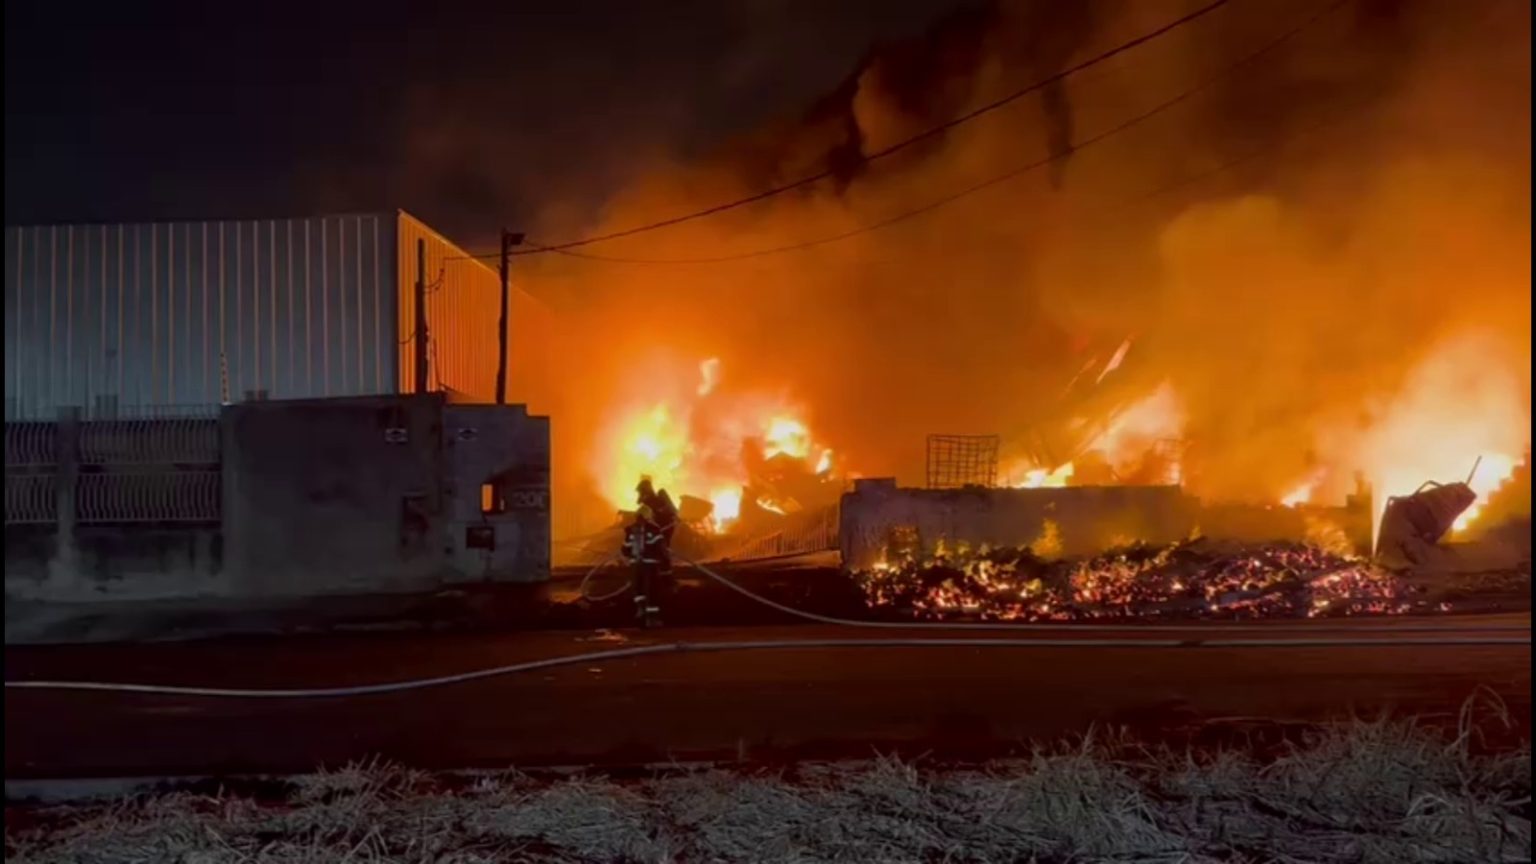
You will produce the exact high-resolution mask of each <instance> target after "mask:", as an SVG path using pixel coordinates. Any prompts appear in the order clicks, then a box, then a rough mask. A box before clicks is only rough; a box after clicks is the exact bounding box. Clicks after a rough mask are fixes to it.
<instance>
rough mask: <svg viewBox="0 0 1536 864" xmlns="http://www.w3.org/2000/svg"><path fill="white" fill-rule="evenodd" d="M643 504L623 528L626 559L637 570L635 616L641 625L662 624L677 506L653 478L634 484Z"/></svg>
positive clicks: (670, 566) (640, 502)
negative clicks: (662, 598) (662, 606)
mask: <svg viewBox="0 0 1536 864" xmlns="http://www.w3.org/2000/svg"><path fill="white" fill-rule="evenodd" d="M635 492H636V494H637V496H638V497H639V504H640V507H639V509H638V510H636V511H635V518H634V521H633V522H631V523H630V524H629V525H628V526H627V527H626V528H625V529H624V553H623V554H624V559H625V560H626V561H628V562H629V564H630V566H631V567H632V568H633V569H634V574H635V577H634V584H635V615H636V617H637V618H638V619H639V621H640V626H641V627H657V626H660V624H661V618H660V614H661V607H660V605H659V602H660V598H661V593H662V592H663V590H664V588H665V585H664V584H663V583H664V581H665V580H666V579H667V578H668V576H669V575H670V573H671V570H672V532H673V531H674V530H675V528H676V527H677V508H676V507H675V506H673V504H672V498H671V496H669V495H668V494H667V493H666V490H662V491H660V492H657V491H656V489H655V487H654V486H653V485H652V483H651V480H650V478H648V477H647V478H642V479H641V481H640V484H639V485H638V486H636V487H635Z"/></svg>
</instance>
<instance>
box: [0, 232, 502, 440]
mask: <svg viewBox="0 0 1536 864" xmlns="http://www.w3.org/2000/svg"><path fill="white" fill-rule="evenodd" d="M418 239H421V240H424V241H425V245H426V259H427V264H426V275H427V282H428V291H427V319H428V332H429V338H428V359H429V379H428V380H429V389H432V390H447V391H449V392H450V393H451V394H452V395H454V396H455V397H457V398H458V399H460V400H462V401H471V402H489V401H491V399H492V398H493V396H494V392H493V388H494V386H495V378H496V352H497V346H498V339H497V332H496V328H497V320H498V313H499V305H500V303H499V296H498V292H499V290H500V287H499V279H498V277H497V274H496V271H495V270H494V269H493V268H492V267H490V266H488V265H487V264H485V263H484V262H481V261H477V260H474V259H471V258H468V257H467V256H466V253H465V252H464V250H462V249H460V248H459V247H457V246H455V245H454V244H452V243H450V242H449V241H448V240H446V239H445V238H443V237H442V236H441V235H440V234H438V233H437V232H435V231H433V230H432V229H431V228H428V227H427V226H426V225H425V224H423V223H422V222H421V221H419V220H417V219H416V218H414V217H412V216H410V215H409V214H407V213H404V212H395V213H384V214H357V215H342V216H317V217H313V218H302V219H256V220H240V221H212V222H155V223H142V224H118V225H44V226H20V227H7V228H6V235H5V326H6V334H5V367H4V374H5V416H6V419H8V420H13V419H52V418H53V417H55V416H57V412H58V409H59V408H61V407H63V406H70V405H77V406H81V407H83V408H85V409H86V410H87V411H88V412H90V413H91V414H92V415H96V416H111V415H113V414H115V413H118V412H121V413H123V414H125V415H131V414H134V413H136V412H140V411H158V410H167V409H170V410H174V409H180V408H191V409H196V408H201V407H212V406H216V405H218V404H220V403H222V402H227V401H241V400H242V399H244V398H245V397H246V394H248V393H261V394H263V395H264V396H265V398H269V399H299V398H311V397H324V396H357V395H370V394H385V393H405V392H410V390H411V389H412V382H413V381H414V351H413V329H414V326H415V325H414V315H415V309H414V292H413V288H414V285H415V281H416V272H417V268H416V241H417V240H418Z"/></svg>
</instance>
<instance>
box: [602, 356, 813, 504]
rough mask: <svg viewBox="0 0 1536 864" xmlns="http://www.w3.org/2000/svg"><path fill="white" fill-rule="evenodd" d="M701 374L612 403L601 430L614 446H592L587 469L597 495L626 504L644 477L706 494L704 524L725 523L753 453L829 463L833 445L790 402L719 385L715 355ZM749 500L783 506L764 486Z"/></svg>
mask: <svg viewBox="0 0 1536 864" xmlns="http://www.w3.org/2000/svg"><path fill="white" fill-rule="evenodd" d="M699 377H700V380H699V383H698V385H697V386H696V387H695V388H693V389H692V390H691V391H690V390H688V389H686V388H681V387H675V386H673V387H666V388H663V389H666V390H668V391H669V392H670V394H671V395H663V396H658V397H657V398H658V401H656V402H655V403H652V404H650V405H641V406H640V407H635V408H630V409H627V410H622V411H616V412H615V414H614V416H613V417H612V418H611V419H610V421H609V424H608V428H609V432H608V434H606V435H605V436H602V437H603V438H605V439H606V440H609V441H613V442H614V446H613V447H612V448H611V449H605V450H601V451H599V452H598V453H597V454H596V458H595V459H594V464H593V471H594V473H595V474H596V475H597V476H598V477H600V478H602V484H603V485H602V488H603V495H604V497H605V499H606V500H607V501H608V503H609V504H610V505H611V506H612V507H614V508H615V509H617V510H626V509H629V508H632V507H633V506H634V504H635V485H636V482H637V481H638V480H639V479H640V478H641V477H650V478H651V479H652V481H653V482H654V483H655V484H656V485H657V486H658V487H660V488H663V489H666V490H668V491H669V492H670V493H671V494H672V496H673V497H674V498H679V497H681V496H684V495H688V496H693V497H697V498H700V499H703V500H706V501H708V502H709V503H710V504H711V505H712V507H713V510H712V512H711V514H710V516H709V519H708V522H707V525H706V526H705V527H709V528H712V529H713V530H716V531H724V530H727V529H728V528H729V527H730V526H731V524H732V523H734V522H735V521H736V520H737V519H739V518H740V516H741V510H742V502H743V499H744V495H745V491H746V487H747V486H748V484H749V483H751V481H752V477H751V472H750V465H749V462H751V461H753V460H754V459H755V460H768V459H776V458H787V459H789V460H792V461H795V462H797V463H801V467H803V468H804V470H805V472H806V474H807V475H812V476H826V475H828V474H829V473H830V472H831V471H832V451H831V450H830V449H827V448H825V447H818V446H817V443H816V441H815V438H814V436H813V435H812V434H811V431H810V427H809V426H808V425H807V423H806V421H805V420H804V419H803V415H802V413H801V411H800V409H799V408H797V407H796V406H795V405H794V404H793V403H792V402H790V401H789V400H787V399H783V398H777V397H774V396H770V395H767V394H764V393H759V392H731V391H729V390H728V389H726V388H723V387H722V386H721V385H722V379H721V363H720V361H719V359H717V358H709V359H707V360H705V361H703V362H702V363H700V364H699ZM813 457H814V458H813ZM753 503H754V504H755V505H756V506H757V507H759V508H761V509H763V510H767V511H769V512H772V513H783V512H785V510H786V507H787V506H788V504H787V503H786V502H781V501H776V500H774V499H773V498H772V497H771V496H770V495H766V494H759V496H758V497H756V498H754V499H753Z"/></svg>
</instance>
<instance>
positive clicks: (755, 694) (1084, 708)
mask: <svg viewBox="0 0 1536 864" xmlns="http://www.w3.org/2000/svg"><path fill="white" fill-rule="evenodd" d="M1426 625H1429V626H1434V627H1440V628H1444V632H1443V633H1440V634H1425V633H1417V632H1408V631H1407V630H1406V629H1405V628H1407V627H1411V626H1418V627H1422V626H1426ZM1285 627H1286V629H1284V630H1281V629H1276V628H1275V627H1274V626H1273V625H1269V624H1260V625H1254V628H1253V632H1252V635H1253V636H1255V637H1259V638H1273V639H1277V640H1280V641H1281V642H1282V643H1284V644H1280V645H1268V646H1253V647H1220V646H1215V645H1211V644H1200V645H1196V644H1190V645H1181V646H1178V647H1163V646H1161V645H1158V644H1154V643H1155V641H1156V640H1164V639H1169V638H1171V637H1172V638H1176V639H1179V640H1190V641H1198V640H1201V639H1218V638H1247V637H1246V636H1244V635H1241V634H1232V633H1220V634H1217V633H1213V632H1211V631H1209V630H1203V629H1201V628H1200V627H1199V625H1193V626H1191V627H1190V628H1189V630H1188V631H1187V632H1185V633H1182V634H1178V633H1176V634H1171V636H1170V634H1169V633H1167V632H1151V631H1147V630H1145V629H1137V628H1135V627H1127V628H1126V629H1125V630H1124V631H1123V632H1119V633H1114V634H1105V633H1092V634H1089V633H1083V632H1080V631H1078V632H1069V635H1068V636H1067V637H1065V638H1066V639H1067V640H1068V641H1069V643H1071V644H1065V645H1060V644H1058V645H1046V644H1035V645H1031V646H1025V647H992V646H982V645H980V644H960V645H951V646H946V647H878V648H875V647H859V648H847V647H840V648H832V647H817V648H796V649H791V648H784V649H778V650H769V651H742V652H722V653H678V654H666V655H660V656H651V657H640V658H631V659H624V660H615V661H608V662H591V663H585V662H584V663H581V664H578V665H570V666H563V667H560V668H554V669H548V670H542V671H538V672H533V673H527V674H519V675H512V676H507V677H500V678H492V679H486V680H481V681H476V682H471V683H464V684H457V685H451V686H445V687H441V688H436V689H430V690H421V691H412V692H405V693H394V694H385V695H372V696H362V697H352V698H305V699H291V700H290V699H283V700H274V699H260V700H249V699H210V698H194V697H185V696H163V695H132V694H129V695H124V694H111V693H80V692H51V691H30V690H8V691H7V693H6V699H5V768H6V777H7V779H8V780H20V779H27V778H67V777H109V776H119V777H121V776H146V775H159V776H163V775H209V774H233V773H269V772H272V773H288V772H302V771H309V770H313V769H314V768H315V767H316V766H319V765H329V766H338V765H341V764H344V763H347V762H349V761H352V760H357V759H363V758H367V757H370V756H383V757H385V758H388V759H392V760H396V761H398V762H401V763H404V764H406V765H411V766H418V767H424V768H463V767H472V766H486V767H505V766H507V765H511V764H516V765H520V766H539V765H544V766H550V765H594V764H596V765H606V766H625V765H639V764H646V763H656V762H667V761H673V760H676V761H690V760H712V761H726V762H751V763H762V762H770V763H771V762H777V761H781V760H791V759H804V758H848V757H853V758H858V757H867V756H869V755H870V754H871V753H873V752H875V751H880V752H886V753H901V754H909V755H915V754H921V753H926V754H929V755H930V756H936V757H944V758H993V757H998V756H1006V755H1008V754H1010V753H1016V752H1019V751H1020V748H1021V746H1022V745H1024V744H1025V743H1026V742H1028V741H1030V740H1041V739H1049V738H1054V737H1057V736H1060V735H1064V734H1068V733H1073V732H1080V731H1081V730H1082V729H1084V728H1087V727H1089V726H1090V725H1093V724H1124V725H1128V726H1130V727H1133V728H1134V729H1136V730H1137V732H1138V733H1139V734H1142V735H1147V736H1151V737H1168V736H1176V735H1179V734H1183V732H1185V731H1187V730H1188V729H1190V728H1192V727H1193V726H1195V725H1198V724H1200V723H1201V722H1202V721H1205V726H1206V728H1210V721H1218V722H1217V724H1216V725H1222V724H1225V725H1227V726H1229V727H1230V726H1234V725H1241V724H1242V723H1243V722H1245V720H1244V718H1264V719H1265V720H1266V721H1268V722H1273V721H1279V722H1282V723H1283V722H1286V721H1291V720H1294V721H1313V720H1321V719H1329V718H1337V717H1339V716H1341V715H1345V714H1348V713H1350V712H1354V713H1356V714H1360V713H1367V714H1374V713H1376V712H1380V711H1383V710H1393V711H1397V712H1403V713H1413V714H1420V715H1426V714H1427V715H1434V714H1437V713H1438V714H1440V715H1441V716H1445V717H1450V718H1454V715H1455V712H1456V711H1457V710H1458V708H1459V707H1460V706H1461V705H1462V704H1463V703H1464V702H1465V700H1466V699H1467V698H1468V697H1469V696H1471V695H1472V694H1474V693H1477V692H1482V693H1484V694H1491V695H1494V696H1496V697H1497V698H1498V699H1500V700H1502V701H1503V702H1504V704H1505V705H1506V706H1507V708H1508V710H1509V711H1510V713H1511V716H1512V717H1513V718H1514V721H1515V724H1516V726H1517V727H1518V728H1517V731H1520V730H1523V734H1525V735H1528V734H1529V728H1530V704H1531V699H1530V664H1531V650H1530V646H1529V644H1524V645H1520V644H1515V645H1473V644H1467V645H1434V646H1427V645H1415V644H1410V643H1411V642H1412V641H1413V640H1423V639H1446V640H1450V639H1463V640H1470V641H1478V640H1480V639H1482V640H1485V639H1487V638H1490V637H1496V638H1501V639H1511V638H1515V639H1518V638H1523V637H1522V634H1521V633H1519V632H1511V631H1510V629H1509V628H1521V629H1523V630H1524V634H1523V636H1524V637H1528V635H1529V627H1530V615H1529V613H1528V612H1527V613H1517V614H1507V615H1497V616H1448V617H1445V618H1439V619H1423V618H1418V619H1413V618H1399V619H1376V620H1364V621H1356V622H1344V623H1342V624H1340V623H1329V624H1326V625H1301V626H1300V627H1299V628H1298V627H1297V625H1285ZM1324 627H1326V628H1328V632H1327V633H1324V630H1323V628H1324ZM1340 628H1346V629H1345V631H1344V632H1343V633H1341V632H1340ZM1492 628H1504V629H1503V630H1498V631H1495V630H1494V629H1492ZM928 635H933V636H940V635H943V636H947V637H950V638H970V639H980V638H997V637H999V636H1008V635H1013V636H1015V637H1017V638H1032V639H1053V640H1054V639H1060V638H1062V637H1057V636H1055V635H1053V634H1045V633H1023V634H999V633H995V632H991V633H972V634H965V633H957V632H955V631H947V632H946V631H940V630H935V631H932V633H931V634H930V633H929V632H928V631H924V632H922V633H911V632H907V631H896V632H893V631H870V630H851V629H847V628H835V627H822V626H804V627H787V626H784V627H754V628H739V627H736V628H729V629H725V628H686V627H684V628H678V629H673V630H667V631H662V632H660V633H651V634H643V635H642V634H639V633H635V632H628V633H625V634H623V637H622V638H624V639H625V641H622V642H619V641H614V640H613V639H612V638H611V637H603V636H595V635H594V634H593V633H591V632H590V631H587V632H575V631H563V632H550V631H541V632H524V633H482V634H456V635H443V634H426V633H413V634H370V635H352V636H323V637H310V638H298V639H292V638H290V639H283V640H276V639H227V640H219V641H211V642H202V643H165V644H153V645H134V646H127V645H112V646H55V647H30V648H16V647H11V648H7V649H6V652H5V665H6V679H7V680H8V681H25V680H38V679H88V680H96V681H139V682H153V683H161V684H187V685H212V686H220V687H305V686H335V685H346V684H364V683H377V682H382V681H396V680H402V679H408V678H414V677H421V676H435V675H442V674H446V673H451V672H458V671H464V670H469V669H475V668H482V667H487V666H495V665H501V664H509V663H515V662H520V661H524V660H530V659H537V658H545V657H552V656H562V655H569V654H575V653H582V652H588V651H597V650H605V649H612V648H617V647H627V646H633V645H635V644H639V643H641V642H674V641H688V642H710V641H722V640H725V641H736V640H753V641H772V640H786V639H795V640H806V639H869V638H889V637H925V636H928ZM1339 636H1343V637H1346V638H1371V639H1379V640H1382V641H1385V642H1387V643H1388V644H1383V645H1371V646H1337V645H1333V646H1330V645H1306V644H1302V643H1304V642H1306V641H1308V640H1316V639H1327V638H1335V637H1339ZM1106 638H1112V639H1116V640H1122V641H1124V642H1125V643H1126V644H1121V645H1116V646H1102V645H1096V644H1091V640H1096V639H1106ZM1072 640H1090V641H1076V642H1072Z"/></svg>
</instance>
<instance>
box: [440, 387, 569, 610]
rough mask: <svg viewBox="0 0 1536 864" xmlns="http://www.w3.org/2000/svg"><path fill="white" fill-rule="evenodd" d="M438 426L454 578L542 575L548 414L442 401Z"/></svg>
mask: <svg viewBox="0 0 1536 864" xmlns="http://www.w3.org/2000/svg"><path fill="white" fill-rule="evenodd" d="M444 425H445V429H444V436H443V438H444V440H443V444H444V449H445V454H446V455H445V459H446V462H447V466H448V482H449V486H448V488H447V489H446V498H447V501H446V509H447V515H446V518H447V522H448V524H447V532H448V545H449V548H450V550H451V551H450V558H451V566H452V569H453V571H454V573H455V574H456V576H457V577H458V578H460V579H463V580H465V581H493V582H533V581H542V580H544V579H547V578H549V567H550V486H549V456H550V451H549V418H548V417H530V416H528V411H527V409H526V408H525V407H524V406H522V405H508V406H495V405H449V406H448V407H447V408H446V409H445V411H444ZM474 537H479V538H480V540H479V542H478V544H477V543H475V542H472V538H474ZM487 537H488V538H489V542H490V546H489V547H488V548H487V547H486V545H485V543H486V538H487Z"/></svg>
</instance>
